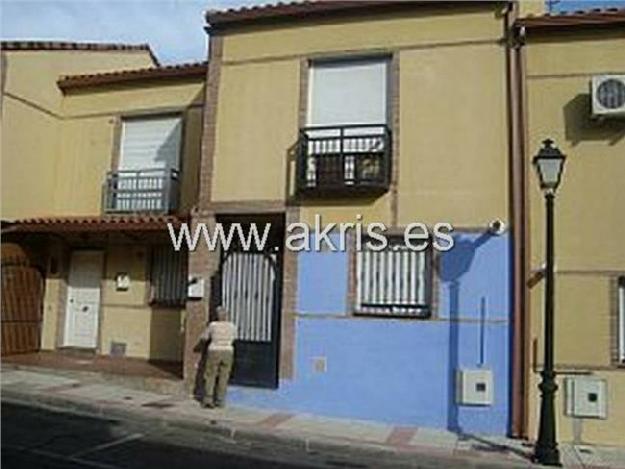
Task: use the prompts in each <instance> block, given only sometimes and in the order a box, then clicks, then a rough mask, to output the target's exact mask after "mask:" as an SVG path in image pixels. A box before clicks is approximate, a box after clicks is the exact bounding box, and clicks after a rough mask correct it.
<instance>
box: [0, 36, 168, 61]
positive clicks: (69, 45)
mask: <svg viewBox="0 0 625 469" xmlns="http://www.w3.org/2000/svg"><path fill="white" fill-rule="evenodd" d="M0 49H1V50H12V51H35V50H36V51H41V50H47V51H61V50H62V51H67V50H86V51H108V52H110V51H145V52H148V53H149V54H150V56H151V57H152V60H153V61H154V63H155V64H156V65H158V63H159V62H158V59H157V58H156V56H155V55H154V52H153V51H152V49H151V48H150V45H149V44H124V43H110V42H70V41H26V40H22V41H21V40H7V41H0Z"/></svg>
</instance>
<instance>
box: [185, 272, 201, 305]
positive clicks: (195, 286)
mask: <svg viewBox="0 0 625 469" xmlns="http://www.w3.org/2000/svg"><path fill="white" fill-rule="evenodd" d="M187 298H189V299H191V300H201V299H202V298H204V279H203V278H201V277H193V276H189V280H188V282H187Z"/></svg>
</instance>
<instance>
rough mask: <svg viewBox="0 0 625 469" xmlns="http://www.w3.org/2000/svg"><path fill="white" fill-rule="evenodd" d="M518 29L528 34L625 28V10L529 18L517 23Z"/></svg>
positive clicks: (590, 11)
mask: <svg viewBox="0 0 625 469" xmlns="http://www.w3.org/2000/svg"><path fill="white" fill-rule="evenodd" d="M515 26H516V27H517V28H524V29H525V31H526V32H530V33H532V32H558V31H570V30H580V29H581V30H587V29H604V28H614V27H618V28H623V27H625V9H617V8H612V9H607V10H589V11H577V12H573V13H565V12H563V13H558V14H552V15H550V14H547V15H541V16H528V17H525V18H520V19H518V20H517V21H516V22H515Z"/></svg>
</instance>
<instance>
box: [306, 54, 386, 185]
mask: <svg viewBox="0 0 625 469" xmlns="http://www.w3.org/2000/svg"><path fill="white" fill-rule="evenodd" d="M388 68H389V60H388V59H387V58H377V59H357V60H356V59H351V60H343V61H321V62H314V63H313V64H312V65H311V68H310V87H309V97H308V118H307V126H306V128H305V129H302V131H301V135H300V139H301V146H300V152H301V157H300V159H301V162H300V165H301V168H302V169H301V170H300V172H299V174H300V176H299V177H300V178H301V181H300V189H304V190H305V189H308V190H311V189H319V190H344V189H370V190H385V189H386V186H387V185H388V180H389V176H390V170H389V167H390V153H389V151H390V141H391V136H390V129H389V127H388V125H387V122H388V120H389V119H388V102H387V101H388V77H387V75H388Z"/></svg>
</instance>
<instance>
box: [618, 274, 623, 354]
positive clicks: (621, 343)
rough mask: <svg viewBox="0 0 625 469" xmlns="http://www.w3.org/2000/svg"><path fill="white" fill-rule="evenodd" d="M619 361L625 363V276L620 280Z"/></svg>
mask: <svg viewBox="0 0 625 469" xmlns="http://www.w3.org/2000/svg"><path fill="white" fill-rule="evenodd" d="M617 301H618V359H619V361H620V362H621V363H625V276H623V277H619V279H618V300H617Z"/></svg>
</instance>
